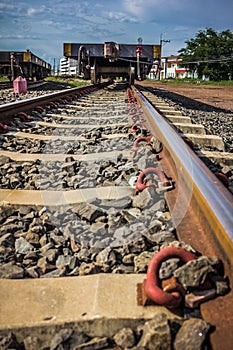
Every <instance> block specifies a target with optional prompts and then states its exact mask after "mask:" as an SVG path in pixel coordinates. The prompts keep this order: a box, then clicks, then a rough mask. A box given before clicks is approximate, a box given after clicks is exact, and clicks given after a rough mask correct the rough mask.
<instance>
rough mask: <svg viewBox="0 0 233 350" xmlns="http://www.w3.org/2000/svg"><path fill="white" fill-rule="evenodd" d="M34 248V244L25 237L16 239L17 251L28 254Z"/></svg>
mask: <svg viewBox="0 0 233 350" xmlns="http://www.w3.org/2000/svg"><path fill="white" fill-rule="evenodd" d="M33 250H34V247H33V245H31V244H30V243H29V242H28V241H27V240H26V239H25V238H23V237H20V238H18V239H16V241H15V251H16V253H19V254H28V253H30V252H32V251H33Z"/></svg>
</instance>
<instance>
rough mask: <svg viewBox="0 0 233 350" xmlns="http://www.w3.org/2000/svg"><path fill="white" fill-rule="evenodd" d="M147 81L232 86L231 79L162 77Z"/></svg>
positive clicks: (232, 81)
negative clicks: (161, 78)
mask: <svg viewBox="0 0 233 350" xmlns="http://www.w3.org/2000/svg"><path fill="white" fill-rule="evenodd" d="M147 80H148V81H153V82H159V83H163V84H188V85H216V86H233V80H222V81H207V80H200V79H190V78H184V79H163V80H152V79H147Z"/></svg>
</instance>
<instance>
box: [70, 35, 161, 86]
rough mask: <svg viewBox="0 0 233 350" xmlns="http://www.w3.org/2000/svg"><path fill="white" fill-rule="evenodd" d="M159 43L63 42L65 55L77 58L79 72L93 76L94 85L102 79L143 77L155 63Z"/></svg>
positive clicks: (86, 76)
mask: <svg viewBox="0 0 233 350" xmlns="http://www.w3.org/2000/svg"><path fill="white" fill-rule="evenodd" d="M157 46H158V45H141V43H140V44H138V45H135V44H117V43H115V42H105V43H104V44H85V43H64V44H63V53H64V56H65V57H69V58H74V59H76V60H77V75H78V76H80V77H83V78H84V79H91V81H92V83H93V84H96V83H99V82H100V80H101V78H103V79H104V78H108V79H115V78H118V77H120V78H123V79H126V80H127V81H128V82H129V83H130V84H133V83H134V79H137V80H144V79H145V78H146V76H147V75H148V74H149V72H150V69H151V67H152V64H153V60H154V58H155V57H154V55H155V52H157V51H156V50H155V47H156V48H157Z"/></svg>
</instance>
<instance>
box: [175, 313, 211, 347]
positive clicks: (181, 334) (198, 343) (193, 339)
mask: <svg viewBox="0 0 233 350" xmlns="http://www.w3.org/2000/svg"><path fill="white" fill-rule="evenodd" d="M210 327H211V326H210V324H208V323H207V322H205V321H203V320H200V319H198V318H190V319H189V320H187V321H185V322H184V323H183V325H182V326H181V327H180V329H179V331H178V332H177V334H176V338H175V341H174V350H184V349H185V350H201V349H202V345H203V343H204V341H205V339H206V335H207V334H208V332H209V330H210Z"/></svg>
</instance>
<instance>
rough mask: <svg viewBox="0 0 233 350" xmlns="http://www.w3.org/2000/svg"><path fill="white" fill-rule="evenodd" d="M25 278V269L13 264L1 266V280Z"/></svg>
mask: <svg viewBox="0 0 233 350" xmlns="http://www.w3.org/2000/svg"><path fill="white" fill-rule="evenodd" d="M23 277H24V269H23V268H22V267H20V266H17V265H14V263H13V262H9V263H7V264H4V265H1V266H0V278H12V279H18V278H23Z"/></svg>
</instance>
